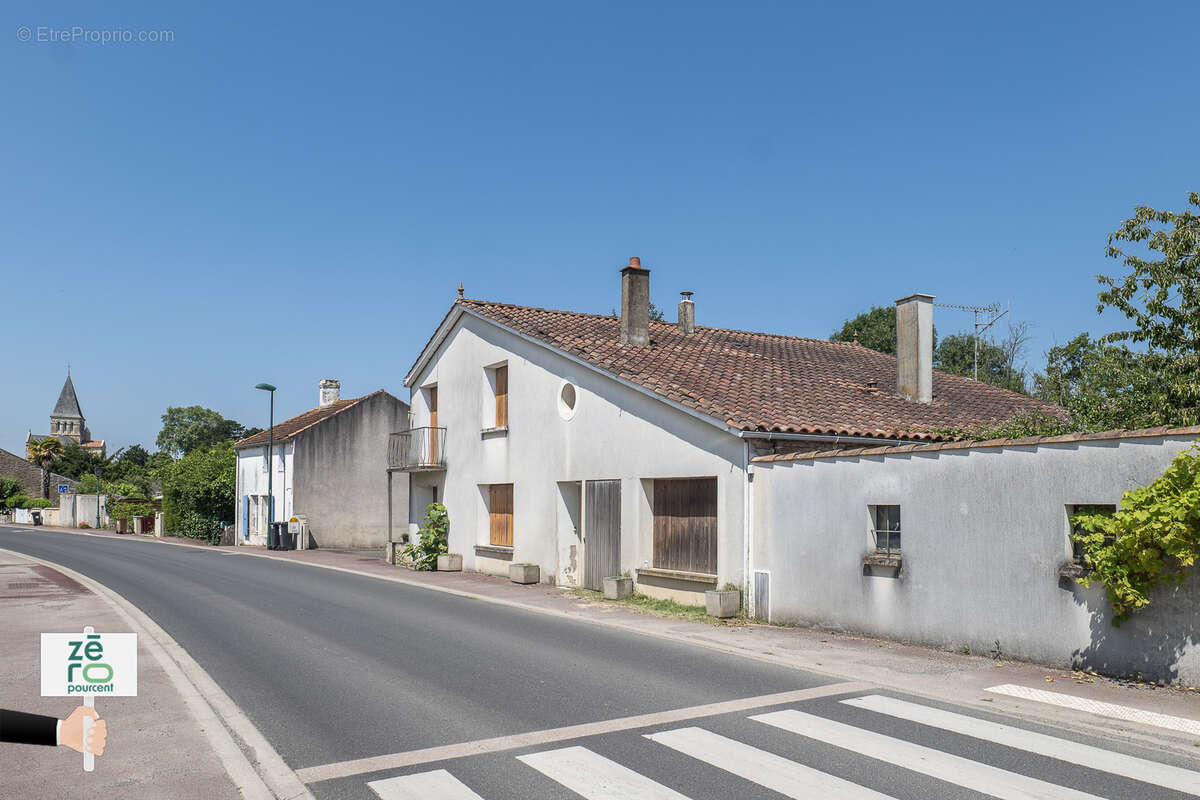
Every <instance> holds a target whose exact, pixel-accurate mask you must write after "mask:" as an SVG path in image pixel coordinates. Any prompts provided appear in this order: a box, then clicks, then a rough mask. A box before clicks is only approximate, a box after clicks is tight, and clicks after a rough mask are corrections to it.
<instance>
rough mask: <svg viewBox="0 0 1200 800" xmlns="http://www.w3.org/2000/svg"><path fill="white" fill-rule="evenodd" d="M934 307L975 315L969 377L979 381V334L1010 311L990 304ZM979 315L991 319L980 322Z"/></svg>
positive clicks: (942, 304) (996, 304)
mask: <svg viewBox="0 0 1200 800" xmlns="http://www.w3.org/2000/svg"><path fill="white" fill-rule="evenodd" d="M934 305H935V306H937V307H938V308H956V309H958V310H959V311H970V312H971V313H972V314H974V315H975V335H974V336H973V337H972V344H973V345H974V347H975V362H974V368H973V369H972V371H971V375H972V377H974V378H975V380H979V334H981V333H983V332H984V331H986V330H987V329H988V328H990V327H992V326H993V325H995V324H996V323H997V322H999V321H1000V318H1001V317H1003V316H1004V315H1005V314H1007V313H1008V312H1009V311H1010V309H1008V308H1006V309H1004V310H1003V311H1001V310H1000V304H999V303H992V304H991V305H989V306H960V305H954V304H953V303H934ZM980 314H991V315H992V318H991V319H989V320H987V321H985V322H980V321H979V315H980Z"/></svg>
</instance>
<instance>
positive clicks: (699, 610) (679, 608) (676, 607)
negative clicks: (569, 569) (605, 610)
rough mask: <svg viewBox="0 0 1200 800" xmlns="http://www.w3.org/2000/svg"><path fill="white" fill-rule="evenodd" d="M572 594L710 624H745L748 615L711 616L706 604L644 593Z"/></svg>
mask: <svg viewBox="0 0 1200 800" xmlns="http://www.w3.org/2000/svg"><path fill="white" fill-rule="evenodd" d="M571 595H572V596H573V597H577V598H579V599H580V600H592V601H595V600H599V601H602V602H604V603H611V604H612V605H617V606H624V607H625V608H628V609H630V610H631V611H636V612H638V613H639V614H650V615H651V616H655V617H665V618H668V619H682V620H687V621H688V622H705V623H708V624H709V625H744V624H746V617H745V616H743V614H742V613H740V612H739V613H738V615H737V616H736V617H730V618H729V619H718V618H717V617H710V616H708V614H706V613H704V606H688V605H684V604H683V603H677V602H675V601H674V600H659V599H658V598H655V597H649V596H647V595H644V594H637V593H634V595H633V596H632V597H627V598H625V599H624V600H605V599H604V595H603V593H601V592H597V591H594V590H592V589H572V590H571Z"/></svg>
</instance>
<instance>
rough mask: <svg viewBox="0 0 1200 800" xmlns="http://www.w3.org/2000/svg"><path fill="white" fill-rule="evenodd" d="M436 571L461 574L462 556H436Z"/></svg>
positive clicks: (457, 554)
mask: <svg viewBox="0 0 1200 800" xmlns="http://www.w3.org/2000/svg"><path fill="white" fill-rule="evenodd" d="M437 571H438V572H462V555H461V554H460V553H447V554H446V555H444V556H438V557H437Z"/></svg>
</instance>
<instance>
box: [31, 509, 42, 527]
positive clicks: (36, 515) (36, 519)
mask: <svg viewBox="0 0 1200 800" xmlns="http://www.w3.org/2000/svg"><path fill="white" fill-rule="evenodd" d="M30 516H32V517H33V524H34V525H41V524H42V512H40V511H31V512H30Z"/></svg>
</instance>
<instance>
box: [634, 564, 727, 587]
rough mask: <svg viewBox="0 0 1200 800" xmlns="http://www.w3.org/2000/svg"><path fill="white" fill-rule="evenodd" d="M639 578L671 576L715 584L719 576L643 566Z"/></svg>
mask: <svg viewBox="0 0 1200 800" xmlns="http://www.w3.org/2000/svg"><path fill="white" fill-rule="evenodd" d="M637 576H638V577H639V578H642V577H646V578H669V579H671V580H673V581H690V582H692V583H708V584H712V585H713V586H716V585H717V576H716V575H709V574H708V573H706V572H687V571H685V570H680V569H658V568H655V567H641V568H639V569H638V570H637Z"/></svg>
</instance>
